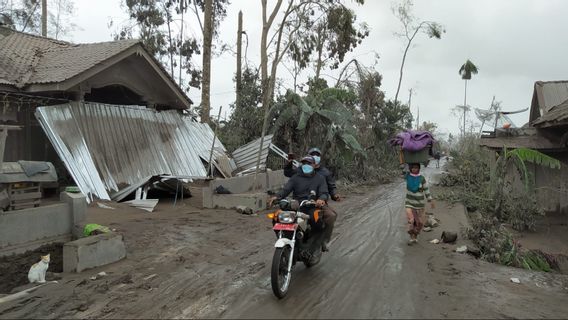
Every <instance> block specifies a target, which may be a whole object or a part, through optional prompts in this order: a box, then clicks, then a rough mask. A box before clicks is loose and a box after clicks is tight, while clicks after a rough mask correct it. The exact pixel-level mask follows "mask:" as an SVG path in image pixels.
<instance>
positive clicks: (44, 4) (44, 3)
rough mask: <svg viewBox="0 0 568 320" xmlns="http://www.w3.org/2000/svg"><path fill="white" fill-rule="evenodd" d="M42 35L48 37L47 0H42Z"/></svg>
mask: <svg viewBox="0 0 568 320" xmlns="http://www.w3.org/2000/svg"><path fill="white" fill-rule="evenodd" d="M41 35H42V36H44V37H47V0H41Z"/></svg>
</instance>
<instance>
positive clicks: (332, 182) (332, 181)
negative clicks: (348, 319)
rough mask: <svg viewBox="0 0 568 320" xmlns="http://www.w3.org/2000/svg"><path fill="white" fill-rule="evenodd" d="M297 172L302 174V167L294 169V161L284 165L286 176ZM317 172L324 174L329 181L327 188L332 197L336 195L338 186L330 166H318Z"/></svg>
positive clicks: (327, 181)
mask: <svg viewBox="0 0 568 320" xmlns="http://www.w3.org/2000/svg"><path fill="white" fill-rule="evenodd" d="M297 173H298V174H302V168H297V169H294V166H293V165H292V162H288V163H287V164H286V165H285V166H284V175H285V176H286V177H288V178H290V177H292V176H293V175H295V174H297ZM316 173H318V174H320V175H322V176H323V177H324V178H325V181H326V183H327V190H328V191H329V195H330V196H332V197H333V196H334V195H336V194H337V186H336V185H335V177H334V176H333V173H331V171H329V169H328V168H326V167H323V166H320V167H319V168H316Z"/></svg>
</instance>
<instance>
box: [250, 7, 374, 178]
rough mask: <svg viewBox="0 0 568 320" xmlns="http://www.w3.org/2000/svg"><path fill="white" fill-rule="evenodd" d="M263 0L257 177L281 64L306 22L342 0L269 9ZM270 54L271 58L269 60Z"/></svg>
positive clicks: (311, 23)
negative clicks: (260, 130)
mask: <svg viewBox="0 0 568 320" xmlns="http://www.w3.org/2000/svg"><path fill="white" fill-rule="evenodd" d="M260 2H261V5H262V32H261V38H260V42H261V44H260V67H261V79H262V90H263V98H262V106H263V108H264V122H263V126H262V134H261V139H260V146H259V152H258V156H257V167H256V172H255V179H256V174H257V173H258V169H259V168H258V166H259V164H260V154H261V150H262V147H263V143H264V135H265V134H266V129H267V124H268V117H269V112H270V107H271V104H272V101H273V98H274V89H275V85H276V76H277V71H278V66H279V64H280V63H281V62H282V61H283V60H284V57H286V55H287V54H288V52H289V50H290V49H291V47H292V46H293V45H294V43H295V39H297V38H298V37H301V36H303V35H304V34H303V33H301V30H306V28H307V26H310V25H312V26H313V25H314V24H315V22H316V21H315V19H317V18H318V17H321V16H322V14H321V13H323V12H326V11H328V10H332V9H333V8H336V7H337V6H340V5H342V1H341V0H329V1H317V0H287V3H286V5H284V6H283V5H282V4H283V2H284V1H283V0H277V1H276V4H275V5H274V7H273V8H272V9H271V10H270V9H269V8H268V3H267V2H268V1H267V0H260ZM355 2H357V3H363V0H355ZM316 13H318V14H316ZM277 16H280V19H279V24H277V26H276V28H275V29H274V30H273V26H274V23H275V20H276V18H277ZM271 31H272V36H270V39H271V40H270V41H269V40H268V39H269V34H270V33H271ZM269 57H270V59H271V61H269ZM269 64H270V66H269ZM269 67H270V73H269Z"/></svg>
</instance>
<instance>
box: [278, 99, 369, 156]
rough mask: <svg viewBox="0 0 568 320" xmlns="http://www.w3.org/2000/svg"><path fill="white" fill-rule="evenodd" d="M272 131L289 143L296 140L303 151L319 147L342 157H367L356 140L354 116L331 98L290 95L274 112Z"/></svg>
mask: <svg viewBox="0 0 568 320" xmlns="http://www.w3.org/2000/svg"><path fill="white" fill-rule="evenodd" d="M273 131H274V133H276V134H278V133H279V134H281V135H284V136H287V137H288V139H290V140H291V139H292V138H293V137H294V136H295V137H296V142H297V143H298V145H299V148H300V149H301V150H302V151H303V150H306V149H307V148H308V147H310V146H314V145H318V146H320V147H321V149H322V151H323V152H325V153H328V154H336V152H340V154H341V156H343V157H352V156H353V155H354V154H364V150H363V148H362V147H361V145H360V143H359V141H358V140H357V138H356V130H355V127H354V125H353V114H352V113H351V111H350V110H349V109H348V108H347V107H346V106H345V105H344V104H343V103H341V102H340V101H339V100H337V99H335V98H332V97H325V98H321V97H312V96H308V97H305V98H302V97H301V96H300V95H298V94H296V93H293V92H291V91H288V93H287V94H286V97H285V101H283V102H282V103H280V104H278V105H277V107H276V108H275V122H274V126H273ZM289 144H292V142H291V141H289Z"/></svg>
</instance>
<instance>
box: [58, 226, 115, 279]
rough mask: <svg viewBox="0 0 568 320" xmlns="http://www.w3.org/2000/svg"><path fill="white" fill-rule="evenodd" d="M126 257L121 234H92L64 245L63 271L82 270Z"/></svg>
mask: <svg viewBox="0 0 568 320" xmlns="http://www.w3.org/2000/svg"><path fill="white" fill-rule="evenodd" d="M125 257H126V247H125V246H124V242H123V240H122V235H121V234H117V233H105V234H99V235H96V236H90V237H86V238H82V239H79V240H75V241H71V242H67V243H66V244H65V245H63V272H81V271H83V270H86V269H91V268H95V267H100V266H104V265H107V264H110V263H113V262H116V261H119V260H121V259H124V258H125Z"/></svg>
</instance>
